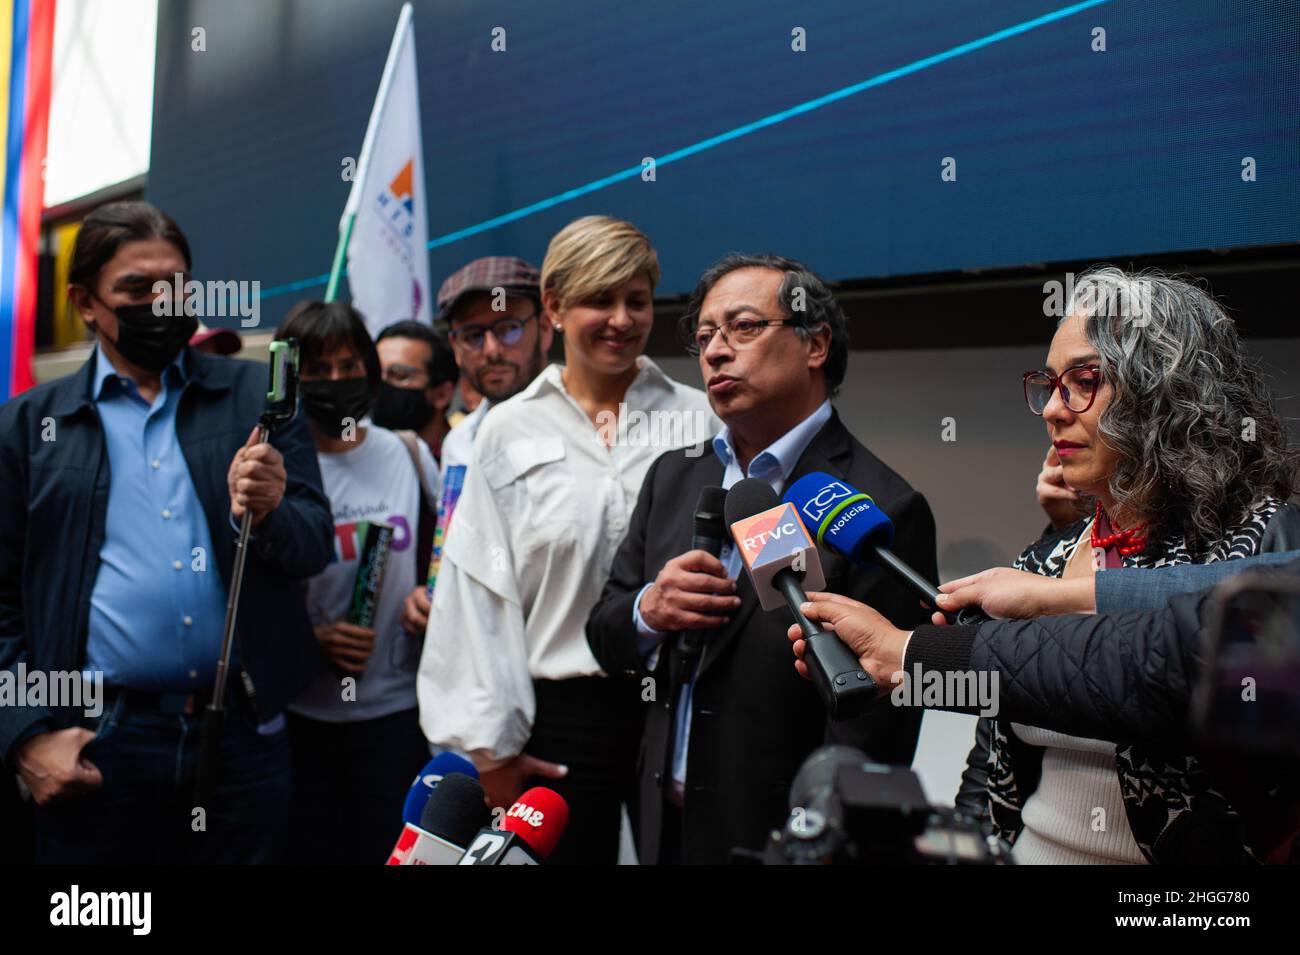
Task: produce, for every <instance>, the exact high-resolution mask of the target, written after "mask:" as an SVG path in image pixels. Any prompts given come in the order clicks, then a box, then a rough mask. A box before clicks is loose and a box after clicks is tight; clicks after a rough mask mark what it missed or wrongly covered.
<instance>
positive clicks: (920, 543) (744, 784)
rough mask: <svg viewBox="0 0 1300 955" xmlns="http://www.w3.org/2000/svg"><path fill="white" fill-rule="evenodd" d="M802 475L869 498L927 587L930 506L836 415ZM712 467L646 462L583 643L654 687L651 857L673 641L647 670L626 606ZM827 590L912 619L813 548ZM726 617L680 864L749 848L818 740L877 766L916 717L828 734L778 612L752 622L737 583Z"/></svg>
mask: <svg viewBox="0 0 1300 955" xmlns="http://www.w3.org/2000/svg"><path fill="white" fill-rule="evenodd" d="M811 471H825V472H827V473H829V474H833V475H837V476H840V477H843V478H845V479H846V480H847V481H849V483H851V484H853V485H854V486H856V487H857V488H859V489H861V490H863V491H866V492H867V493H869V494H871V495H872V496H873V497H874V498H875V500H876V502H877V503H878V504H879V505H880V507H881V508H882V509H883V510H884V511H885V513H887V514H889V515H890V517H892V518H893V520H894V525H895V528H896V530H897V536H896V538H895V541H894V550H895V552H897V553H898V554H899V556H901V557H902V558H903V559H904V560H905V561H907V562H908V563H910V564H911V565H912V566H913V567H915V568H916V569H917V570H918V571H919V572H920V573H922V574H924V575H925V576H926V577H927V578H928V579H930V580H934V579H935V578H936V576H937V570H936V565H935V536H934V533H935V532H934V518H933V516H932V515H931V513H930V507H929V505H928V504H927V503H926V501H925V498H923V497H922V496H921V495H920V494H918V493H917V492H916V491H914V490H912V488H911V487H910V486H909V485H908V484H907V482H906V481H904V480H903V479H902V478H901V477H899V476H898V475H897V474H895V473H894V472H893V471H891V470H890V469H889V468H888V467H886V466H885V465H884V464H883V463H881V461H880V460H879V459H878V458H876V457H875V455H873V454H872V453H871V452H870V451H868V450H867V449H866V448H864V447H863V446H862V445H861V444H860V443H858V442H857V441H856V440H855V439H854V438H853V436H852V435H851V434H849V432H848V430H847V429H846V428H845V427H844V425H843V424H842V423H841V422H840V419H839V416H838V415H833V416H832V418H831V420H830V421H828V422H827V423H826V425H825V426H824V427H823V428H822V430H821V431H820V432H819V433H818V434H817V435H816V437H814V438H813V440H812V442H811V443H810V444H809V445H808V448H807V450H806V451H805V452H804V454H803V457H802V458H800V460H799V462H798V464H797V465H796V467H795V469H794V473H793V475H792V476H791V478H790V481H791V483H793V481H795V480H796V479H798V478H799V477H801V476H802V475H804V474H807V473H809V472H811ZM722 474H723V467H722V463H721V462H720V461H719V460H718V457H717V455H716V454H714V452H713V449H712V448H711V447H709V446H708V445H707V444H705V445H703V446H697V447H696V448H693V449H689V453H688V451H687V450H679V451H671V452H668V453H667V454H664V455H663V456H662V457H660V458H659V459H658V460H656V461H655V463H654V464H653V465H652V466H651V468H650V471H649V473H648V474H647V475H646V479H645V483H644V484H643V485H642V488H641V495H640V497H639V499H638V501H637V505H636V511H635V513H634V514H633V515H632V521H631V525H630V527H629V530H628V534H627V537H626V539H625V540H624V541H623V544H622V546H621V547H620V548H619V551H618V554H617V555H616V556H615V558H614V564H613V567H612V569H611V572H610V577H609V580H608V582H607V583H606V585H605V589H604V592H603V593H602V594H601V599H600V601H599V603H597V604H596V607H595V608H594V609H593V610H592V613H591V617H590V618H589V620H588V623H587V640H588V642H589V643H590V645H591V649H592V652H593V653H594V654H595V656H596V659H597V660H598V661H599V662H600V664H601V666H602V667H604V669H605V670H606V672H608V673H611V674H616V673H628V674H633V675H637V676H640V677H642V678H645V677H646V676H651V677H653V679H654V683H653V687H654V689H655V694H654V699H653V701H647V702H648V705H649V709H648V712H647V715H646V727H645V733H644V737H643V740H642V749H641V755H640V761H639V763H638V766H639V769H638V772H639V776H640V781H639V791H638V795H639V803H640V805H639V812H638V815H639V826H638V844H639V846H638V847H639V854H640V858H641V861H642V862H643V863H654V862H656V861H657V860H658V859H659V849H660V835H661V831H662V822H663V806H664V801H663V800H664V797H663V787H664V786H665V785H666V784H667V783H666V781H669V780H670V778H671V777H670V774H671V761H672V751H673V745H672V740H673V724H674V713H675V711H676V703H677V693H678V692H679V689H680V680H679V679H678V678H677V677H678V674H677V673H676V672H675V670H676V667H675V666H674V665H673V664H674V662H675V661H678V660H679V659H680V658H679V655H678V654H676V653H674V652H671V648H672V647H673V646H674V645H675V640H674V638H673V637H669V638H666V639H665V641H664V643H663V645H662V650H661V652H660V653H659V658H658V662H657V666H656V667H655V669H654V670H653V671H648V670H647V669H646V668H645V663H644V661H643V660H642V658H641V656H640V654H639V653H638V652H637V649H636V639H635V638H636V629H635V626H634V624H633V617H632V609H633V603H634V601H635V599H636V595H637V593H638V592H639V591H640V590H641V588H642V587H643V586H644V585H645V584H647V583H649V582H650V581H653V580H654V579H655V576H656V575H657V574H658V573H659V571H660V570H661V569H662V568H663V566H664V564H666V563H667V562H668V561H669V560H670V559H672V558H673V557H676V556H677V555H678V554H682V553H684V552H685V551H687V550H689V549H690V545H691V530H692V517H693V510H694V506H695V501H696V499H697V497H698V495H699V491H700V488H702V487H706V486H708V485H720V484H721V483H722ZM822 566H823V568H824V570H825V572H826V579H827V586H826V589H827V590H831V591H834V592H836V593H842V594H847V595H848V596H850V597H853V598H855V599H858V600H864V601H867V602H869V603H870V604H871V605H872V606H874V607H877V608H878V609H879V610H880V611H881V612H882V613H884V614H885V615H886V616H889V617H890V618H891V619H894V620H897V621H899V622H900V624H901V625H906V624H907V623H908V622H909V621H910V622H911V623H917V622H920V621H921V620H922V619H923V618H924V616H925V614H924V613H923V611H922V610H921V609H920V606H919V604H918V601H917V600H916V598H915V597H914V596H913V595H912V594H911V593H910V592H909V591H907V590H905V589H904V588H903V587H902V586H901V585H899V584H898V583H897V582H895V581H894V580H893V579H892V578H890V577H887V576H886V575H885V574H884V572H883V571H881V570H879V569H876V568H871V569H864V568H857V567H853V566H851V565H849V564H848V563H847V562H845V561H844V560H842V559H840V558H838V557H835V556H832V555H829V554H827V553H825V552H823V553H822ZM738 595H739V597H740V598H741V601H742V604H741V607H740V609H739V610H738V611H737V612H736V614H735V615H734V617H733V618H732V620H731V622H730V623H729V624H728V625H727V626H726V627H725V628H723V629H722V630H720V631H718V632H717V633H715V634H712V635H710V636H709V637H708V639H707V640H706V645H705V650H704V655H703V658H702V659H701V661H700V667H699V671H698V675H697V678H696V682H695V691H694V694H693V696H692V714H691V736H690V747H689V751H688V756H687V759H688V763H687V774H686V797H685V810H684V816H683V829H684V836H685V839H684V842H685V849H686V853H685V861H687V862H695V863H725V862H727V861H728V859H729V856H730V852H731V849H732V848H737V847H739V848H743V849H750V850H757V849H760V848H761V847H762V845H763V843H764V841H765V839H766V837H767V835H768V833H769V831H770V830H772V829H773V828H779V827H780V826H781V825H782V823H783V822H784V820H785V817H786V815H787V813H788V799H789V789H790V783H791V781H792V780H793V778H794V775H795V773H796V772H797V771H798V769H799V765H800V763H801V762H802V761H803V760H804V759H805V758H806V757H807V756H808V754H809V753H811V752H812V751H813V750H814V749H816V748H817V747H818V746H820V745H822V744H823V743H824V742H826V741H827V740H828V739H833V740H835V741H837V742H845V743H849V744H851V745H854V746H858V747H861V748H862V749H864V750H866V751H867V753H869V754H870V755H871V756H872V757H873V758H875V759H876V760H878V761H881V762H887V763H900V764H904V765H906V764H910V763H911V760H912V754H913V751H914V750H915V747H916V738H917V733H918V731H919V728H920V711H919V710H916V709H903V708H897V707H889V706H884V707H877V708H876V709H875V710H874V711H873V712H872V713H870V714H869V715H868V716H866V717H863V718H860V719H858V720H853V721H848V722H844V723H839V724H833V725H830V724H828V722H827V719H826V715H825V711H824V710H823V708H822V705H821V702H820V700H819V699H818V697H817V693H816V691H815V690H814V689H813V687H812V684H811V683H809V682H807V681H806V680H804V679H803V678H801V677H800V676H799V675H798V674H797V673H796V672H795V670H794V667H793V666H792V665H791V657H790V641H789V640H788V639H787V638H786V628H787V627H788V626H789V625H790V624H791V623H792V622H793V620H792V618H791V616H790V613H789V611H787V610H780V611H773V612H771V613H764V612H761V611H760V610H759V609H758V598H757V597H756V596H755V594H754V590H753V588H752V587H751V586H750V584H749V581H748V579H747V578H745V577H744V575H742V577H741V580H740V582H739V586H738Z"/></svg>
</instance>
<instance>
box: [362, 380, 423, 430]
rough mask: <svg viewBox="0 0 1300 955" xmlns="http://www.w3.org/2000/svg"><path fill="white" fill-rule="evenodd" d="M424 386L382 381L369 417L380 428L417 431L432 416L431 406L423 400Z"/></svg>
mask: <svg viewBox="0 0 1300 955" xmlns="http://www.w3.org/2000/svg"><path fill="white" fill-rule="evenodd" d="M425 390H426V389H424V388H398V387H397V386H396V385H390V384H389V383H388V382H384V383H383V384H382V385H380V386H379V398H378V399H377V400H376V401H375V410H374V412H373V413H371V415H370V418H371V420H372V421H374V423H375V424H377V425H379V427H381V428H390V429H392V430H394V431H419V430H420V429H421V428H423V427H424V426H425V425H426V424H428V423H429V419H430V418H432V417H433V407H432V406H431V405H430V404H429V402H427V401H425V400H424V393H425Z"/></svg>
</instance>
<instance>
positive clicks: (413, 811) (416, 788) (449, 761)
mask: <svg viewBox="0 0 1300 955" xmlns="http://www.w3.org/2000/svg"><path fill="white" fill-rule="evenodd" d="M450 773H460V774H461V775H463V776H468V777H469V778H470V779H478V770H477V769H475V768H474V764H473V763H471V762H470V761H469V760H468V759H466V758H465V757H463V756H458V755H457V754H455V753H439V754H438V755H437V756H435V757H433V759H431V760H429V761H428V762H427V763H425V764H424V769H422V770H420V775H418V776H416V777H415V781H414V782H412V783H411V788H410V789H409V790H408V791H407V793H406V803H405V804H404V805H403V806H402V822H409V823H410V824H411V825H413V826H414V825H418V824H419V822H420V816H421V815H422V814H423V813H424V805H425V803H427V802H428V801H429V797H430V796H432V795H433V790H434V787H435V786H437V785H438V783H439V782H440V781H441V780H442V777H444V776H446V775H449V774H450Z"/></svg>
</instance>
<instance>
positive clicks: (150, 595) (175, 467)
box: [86, 348, 226, 693]
mask: <svg viewBox="0 0 1300 955" xmlns="http://www.w3.org/2000/svg"><path fill="white" fill-rule="evenodd" d="M184 354H185V353H184V352H182V353H181V354H180V355H179V356H177V358H176V360H175V361H174V362H172V363H171V364H170V365H168V366H167V368H165V369H164V370H163V374H162V377H161V383H162V389H161V391H159V393H158V397H157V398H156V399H155V400H154V402H153V404H152V405H151V404H149V403H148V402H147V401H145V399H144V398H143V397H142V396H141V394H140V392H139V390H138V389H137V388H136V386H135V382H133V381H132V380H131V379H130V378H127V377H124V376H122V375H119V374H118V373H117V370H116V369H115V368H113V365H112V363H111V362H109V361H108V359H107V358H106V357H105V356H104V354H103V352H102V351H101V350H99V349H98V348H97V349H96V350H95V384H94V389H95V390H94V398H95V407H96V410H97V411H98V412H99V417H100V421H101V422H102V426H103V431H104V441H105V445H106V449H107V453H108V460H109V492H108V513H107V516H106V519H105V525H104V543H103V546H102V547H101V548H100V552H99V571H98V573H97V574H96V576H95V586H94V589H93V590H92V591H91V595H90V625H89V632H88V634H87V640H86V667H87V670H90V671H94V670H101V671H103V674H104V682H105V683H106V684H108V685H111V686H122V687H128V688H130V689H134V690H142V691H146V692H157V693H162V692H185V693H192V692H194V691H196V690H199V689H201V688H204V687H207V686H209V685H210V684H211V683H212V679H213V675H214V671H215V669H216V659H217V656H218V655H219V654H220V651H221V631H222V626H223V623H224V620H225V613H226V588H225V584H224V583H223V582H222V580H221V571H220V570H219V569H218V567H217V565H216V557H215V554H214V552H213V549H212V538H211V534H210V533H209V530H208V522H207V519H206V518H205V517H204V514H203V508H202V507H201V506H200V504H199V499H198V494H197V493H196V492H195V490H194V482H193V481H192V480H191V479H190V472H189V467H188V466H187V464H186V462H185V457H184V455H183V454H182V453H181V446H180V439H179V438H178V436H177V434H176V410H177V407H178V406H179V404H180V399H181V394H182V392H183V391H184V390H185V387H186V384H187V382H188V377H189V376H188V374H187V373H186V370H185V367H184Z"/></svg>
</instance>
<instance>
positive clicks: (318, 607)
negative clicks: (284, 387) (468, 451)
mask: <svg viewBox="0 0 1300 955" xmlns="http://www.w3.org/2000/svg"><path fill="white" fill-rule="evenodd" d="M415 444H416V446H417V448H418V450H419V455H420V461H421V463H422V465H423V467H424V472H425V481H426V483H427V485H428V488H429V492H430V493H431V494H433V495H434V499H435V501H436V499H437V495H438V487H439V480H438V465H437V464H436V463H435V462H434V460H433V455H432V454H430V453H429V448H428V446H427V445H426V444H425V443H424V442H423V441H416V442H415ZM316 457H317V459H318V460H319V461H320V471H321V478H322V479H323V481H324V484H325V495H326V496H327V497H328V498H329V500H330V510H331V511H332V513H333V515H334V560H333V561H332V562H331V563H330V564H329V566H328V567H326V568H325V569H324V570H323V571H321V572H320V573H319V574H317V575H316V576H315V577H313V578H312V579H311V580H310V581H308V584H307V612H308V613H309V614H310V616H311V622H312V626H313V627H315V626H319V625H321V624H325V623H332V622H334V621H336V620H345V619H346V618H347V613H348V607H349V604H350V602H351V598H352V588H353V584H354V583H355V581H356V577H357V564H358V560H359V557H360V554H359V550H360V547H361V543H362V533H361V532H362V530H363V529H364V528H363V527H362V526H361V525H362V524H363V522H366V521H382V522H384V523H387V524H392V525H393V543H392V551H391V553H390V555H389V565H388V569H387V571H386V572H385V574H384V585H383V590H382V591H380V595H379V603H378V606H377V608H376V612H375V624H374V626H375V648H374V651H373V653H372V654H371V656H370V660H369V662H368V663H367V664H366V669H365V670H364V672H362V673H361V674H360V676H359V677H357V680H356V685H355V688H354V692H353V688H349V687H347V686H346V685H345V684H344V682H343V677H344V676H348V675H349V674H345V673H342V672H341V671H337V670H335V669H334V667H333V666H332V665H331V664H330V663H329V662H328V661H327V660H326V659H325V656H324V654H323V653H322V654H320V655H319V656H318V657H317V670H316V673H315V674H314V676H313V679H312V682H311V684H310V685H309V686H308V688H307V690H306V692H304V693H303V694H302V695H301V696H300V697H298V699H297V700H295V701H294V703H293V704H292V705H291V706H290V707H289V709H291V710H292V711H293V712H295V713H298V714H300V715H302V716H307V717H310V718H311V719H317V720H324V721H327V722H332V723H339V722H355V721H357V720H370V719H377V718H378V717H381V716H388V715H391V714H393V713H397V712H400V711H401V710H408V709H413V708H414V707H415V705H416V699H415V673H416V669H417V667H418V665H419V662H420V649H421V642H422V641H421V640H420V639H419V638H418V637H417V638H412V637H410V636H409V635H408V634H407V633H406V631H405V630H403V629H402V624H401V613H402V602H403V601H404V600H405V599H406V595H407V594H409V593H410V592H411V589H412V588H413V587H414V586H415V585H416V583H417V573H416V567H415V551H416V547H417V539H418V536H419V522H420V485H419V479H418V478H417V476H416V473H415V466H414V464H413V462H412V461H411V452H410V451H408V450H407V447H406V445H405V444H403V443H402V439H401V438H399V437H398V436H397V435H395V434H393V433H392V432H391V431H389V430H387V429H386V428H378V427H375V426H374V425H368V426H367V427H366V430H365V437H364V439H363V440H362V441H361V443H360V444H358V445H357V446H356V447H353V448H349V449H348V450H347V451H342V452H338V453H329V454H327V453H324V452H318V453H317V455H316ZM421 570H422V571H423V568H421ZM345 696H348V697H352V699H346V700H345V699H344V697H345Z"/></svg>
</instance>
